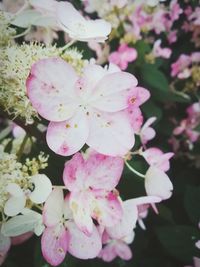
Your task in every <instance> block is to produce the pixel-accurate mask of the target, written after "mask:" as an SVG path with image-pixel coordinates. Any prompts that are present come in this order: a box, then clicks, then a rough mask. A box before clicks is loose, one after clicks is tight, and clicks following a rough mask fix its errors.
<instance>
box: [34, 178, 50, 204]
mask: <svg viewBox="0 0 200 267" xmlns="http://www.w3.org/2000/svg"><path fill="white" fill-rule="evenodd" d="M31 182H32V183H33V184H34V190H33V192H32V193H31V194H30V195H29V198H30V200H31V201H32V202H34V203H36V204H40V203H43V202H45V200H46V199H47V197H48V196H49V195H50V193H51V191H52V184H51V181H50V180H49V178H48V177H47V176H46V175H44V174H36V175H34V176H32V177H31Z"/></svg>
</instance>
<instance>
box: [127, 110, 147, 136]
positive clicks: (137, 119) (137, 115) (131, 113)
mask: <svg viewBox="0 0 200 267" xmlns="http://www.w3.org/2000/svg"><path fill="white" fill-rule="evenodd" d="M126 112H127V115H128V117H129V121H130V123H131V126H132V128H133V130H134V132H135V133H136V134H139V132H140V129H141V126H142V124H143V116H142V112H141V110H140V109H139V108H138V107H135V106H134V105H132V106H129V107H128V109H127V111H126Z"/></svg>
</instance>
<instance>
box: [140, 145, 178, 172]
mask: <svg viewBox="0 0 200 267" xmlns="http://www.w3.org/2000/svg"><path fill="white" fill-rule="evenodd" d="M140 155H141V156H143V157H144V159H145V160H146V161H147V163H148V164H149V165H150V166H155V167H157V168H158V169H160V170H162V171H164V172H166V171H168V170H169V168H170V163H169V160H170V159H171V158H172V157H173V156H174V153H172V152H168V153H163V152H162V150H160V149H159V148H157V147H151V148H148V149H146V150H145V151H142V152H141V153H140Z"/></svg>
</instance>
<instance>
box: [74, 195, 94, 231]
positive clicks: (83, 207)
mask: <svg viewBox="0 0 200 267" xmlns="http://www.w3.org/2000/svg"><path fill="white" fill-rule="evenodd" d="M69 201H70V202H69V203H70V208H71V210H72V212H73V218H74V221H75V223H76V225H77V226H78V228H79V229H80V230H81V231H82V232H83V233H84V234H86V235H87V236H91V235H92V232H93V228H94V225H93V221H92V218H91V214H92V203H93V195H92V193H90V192H89V191H86V192H72V193H71V194H70V199H69Z"/></svg>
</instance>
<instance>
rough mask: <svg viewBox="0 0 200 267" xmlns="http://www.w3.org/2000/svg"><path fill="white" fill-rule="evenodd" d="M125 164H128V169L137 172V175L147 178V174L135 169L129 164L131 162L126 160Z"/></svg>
mask: <svg viewBox="0 0 200 267" xmlns="http://www.w3.org/2000/svg"><path fill="white" fill-rule="evenodd" d="M125 164H126V166H127V167H128V169H129V170H130V171H132V172H133V173H134V174H136V175H137V176H139V177H141V178H145V175H144V174H142V173H140V172H138V171H136V170H135V169H133V167H131V165H129V163H128V162H127V161H125Z"/></svg>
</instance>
